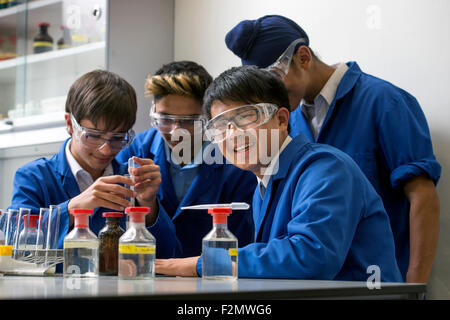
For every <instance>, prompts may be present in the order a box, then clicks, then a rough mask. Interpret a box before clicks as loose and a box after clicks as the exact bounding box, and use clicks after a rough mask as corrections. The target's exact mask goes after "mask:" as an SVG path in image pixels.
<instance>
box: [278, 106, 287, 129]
mask: <svg viewBox="0 0 450 320" xmlns="http://www.w3.org/2000/svg"><path fill="white" fill-rule="evenodd" d="M277 119H278V124H279V126H280V129H285V130H287V128H288V125H289V110H288V109H287V108H285V107H281V108H280V109H278V111H277Z"/></svg>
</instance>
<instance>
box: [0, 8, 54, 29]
mask: <svg viewBox="0 0 450 320" xmlns="http://www.w3.org/2000/svg"><path fill="white" fill-rule="evenodd" d="M62 3H63V0H36V1H30V2H28V6H27V5H26V4H19V5H17V6H14V7H11V8H7V9H2V10H0V30H2V33H3V32H4V33H9V32H12V33H15V31H16V27H17V19H23V18H22V17H21V15H22V14H25V12H26V10H28V12H29V14H28V25H29V26H32V30H37V24H38V23H39V22H41V21H47V20H48V19H49V17H60V16H61V12H62Z"/></svg>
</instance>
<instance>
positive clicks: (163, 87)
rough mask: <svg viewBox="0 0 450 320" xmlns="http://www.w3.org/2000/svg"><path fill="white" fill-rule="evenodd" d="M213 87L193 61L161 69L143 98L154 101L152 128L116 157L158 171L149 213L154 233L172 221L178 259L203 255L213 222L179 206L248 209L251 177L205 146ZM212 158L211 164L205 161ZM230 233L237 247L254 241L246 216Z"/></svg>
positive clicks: (234, 220)
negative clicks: (206, 100)
mask: <svg viewBox="0 0 450 320" xmlns="http://www.w3.org/2000/svg"><path fill="white" fill-rule="evenodd" d="M211 81H212V77H211V76H210V75H209V73H208V72H207V71H206V70H205V69H204V68H203V67H202V66H200V65H198V64H197V63H195V62H191V61H177V62H172V63H169V64H166V65H164V66H162V67H161V68H160V69H159V70H157V71H156V73H155V74H154V75H152V76H149V77H148V79H147V81H146V83H145V88H146V93H147V95H148V96H152V97H153V104H152V105H151V107H150V123H151V125H152V128H150V129H148V130H146V131H144V132H142V133H139V134H137V135H136V138H135V140H134V142H133V143H132V144H131V146H130V147H128V148H126V149H124V150H123V151H121V152H120V153H119V154H118V155H117V159H118V160H119V161H126V159H128V158H129V157H135V156H137V157H140V158H150V159H153V161H154V162H155V164H156V165H158V166H159V167H160V170H161V176H162V182H161V187H160V188H159V191H158V194H157V199H158V201H157V204H158V210H155V211H154V212H153V218H154V219H155V227H156V226H157V225H159V223H160V220H162V221H166V220H167V219H170V221H171V222H172V225H173V228H174V230H175V231H176V232H175V233H174V234H170V233H167V237H168V238H172V239H173V238H175V239H178V240H179V243H180V248H181V251H180V253H179V254H178V255H179V256H183V257H189V256H193V255H199V254H200V253H201V244H202V239H203V237H204V236H205V235H206V234H207V233H208V232H209V231H210V230H211V216H210V215H208V214H207V212H206V210H205V211H204V212H201V211H200V212H199V211H196V210H181V207H183V206H190V205H196V204H210V203H229V202H233V201H234V202H247V203H251V201H252V195H253V189H254V188H255V185H256V179H255V177H254V176H253V175H252V174H251V173H249V172H246V171H243V170H240V169H239V168H236V167H234V166H233V165H231V164H226V163H225V162H226V161H225V159H224V158H223V156H222V155H221V154H220V152H219V151H218V150H215V149H214V145H211V144H210V143H209V142H207V141H206V142H204V141H203V140H204V137H203V126H204V124H205V120H206V119H205V116H204V114H203V112H202V103H203V95H204V93H205V90H206V89H207V87H208V86H209V84H210V83H211ZM210 155H212V156H211V159H210V160H208V159H205V156H206V157H209V156H210ZM228 223H229V228H230V230H231V231H232V232H233V233H234V234H235V235H236V237H237V238H238V241H239V245H246V244H248V243H250V242H251V241H252V240H253V237H254V229H253V222H252V218H251V215H250V213H249V210H245V211H239V212H237V213H236V214H233V216H231V217H230V219H229V221H228Z"/></svg>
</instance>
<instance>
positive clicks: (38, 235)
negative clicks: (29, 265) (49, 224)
mask: <svg viewBox="0 0 450 320" xmlns="http://www.w3.org/2000/svg"><path fill="white" fill-rule="evenodd" d="M38 220H39V215H36V214H26V215H24V216H23V223H24V228H23V230H22V231H21V232H20V234H19V245H18V249H19V250H24V251H25V254H28V253H29V251H31V250H36V249H43V247H44V233H43V232H42V230H39V231H38V230H37V228H36V226H37V222H38Z"/></svg>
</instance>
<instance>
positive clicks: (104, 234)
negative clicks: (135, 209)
mask: <svg viewBox="0 0 450 320" xmlns="http://www.w3.org/2000/svg"><path fill="white" fill-rule="evenodd" d="M102 216H103V217H104V218H106V222H105V227H104V228H103V229H101V230H100V231H99V233H98V240H99V241H100V247H99V274H100V275H101V276H117V274H118V270H119V239H120V237H121V236H122V235H123V234H124V233H125V231H124V230H123V229H122V228H121V227H120V218H122V217H123V213H122V212H104V213H103V215H102Z"/></svg>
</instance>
